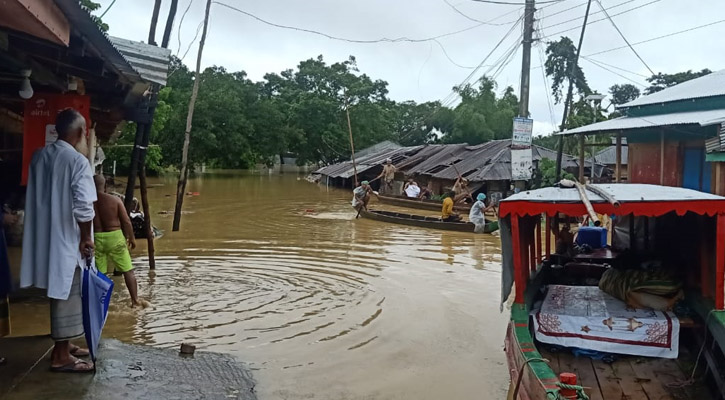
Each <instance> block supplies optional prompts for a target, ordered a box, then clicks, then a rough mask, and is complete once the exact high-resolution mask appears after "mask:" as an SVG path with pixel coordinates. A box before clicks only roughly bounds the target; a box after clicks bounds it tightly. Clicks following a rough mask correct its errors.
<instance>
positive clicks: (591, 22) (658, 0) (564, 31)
mask: <svg viewBox="0 0 725 400" xmlns="http://www.w3.org/2000/svg"><path fill="white" fill-rule="evenodd" d="M630 1H631V0H630ZM660 1H662V0H652V1H650V2H649V3H645V4H642V5H639V6H637V7H633V8H630V9H627V10H624V11H622V12H620V13H617V14H612V15H611V16H612V17H617V16H620V15H623V14H627V13H629V12H632V11H635V10H639V9H640V8H643V7H647V6H649V5H651V4H654V3H658V2H660ZM613 7H615V6H612V7H610V9H611V8H613ZM582 18H583V17H581V18H576V19H574V21H576V20H579V19H582ZM606 19H607V18H600V19H595V20H594V21H590V22H588V23H587V26H589V25H592V24H596V23H597V22H601V21H604V20H606ZM566 22H571V21H566ZM557 25H561V24H556V25H550V26H547V27H544V29H546V28H551V27H552V26H557ZM580 28H581V27H579V26H576V27H573V28H569V29H564V30H562V31H559V32H556V33H551V34H549V35H546V36H544V37H543V39H547V38H550V37H552V36H556V35H559V34H562V33H566V32H569V31H573V30H576V29H580Z"/></svg>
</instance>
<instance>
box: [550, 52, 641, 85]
mask: <svg viewBox="0 0 725 400" xmlns="http://www.w3.org/2000/svg"><path fill="white" fill-rule="evenodd" d="M581 58H582V59H583V60H585V61H588V62H589V63H591V64H592V65H595V66H597V67H599V68H601V69H603V70H605V71H609V72H610V73H612V74H614V75H617V76H619V77H620V78H622V79H625V80H627V81H629V82H632V83H634V84H635V85H638V86H642V87H647V85H644V84H642V83H640V82H637V81H635V80H633V79H630V78H629V77H627V76H625V75H623V74H620V73H619V72H617V71H614V70H612V69H609V68H607V67H605V66H604V65H601V64H600V63H599V62H597V61H596V60H592V59H590V58H584V57H581ZM542 71H543V69H542Z"/></svg>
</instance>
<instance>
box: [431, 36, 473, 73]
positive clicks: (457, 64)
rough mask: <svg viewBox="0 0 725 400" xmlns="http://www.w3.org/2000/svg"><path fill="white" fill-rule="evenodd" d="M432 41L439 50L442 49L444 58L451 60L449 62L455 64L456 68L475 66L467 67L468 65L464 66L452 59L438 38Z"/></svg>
mask: <svg viewBox="0 0 725 400" xmlns="http://www.w3.org/2000/svg"><path fill="white" fill-rule="evenodd" d="M433 42H435V43H436V44H437V45H438V46H439V47H440V48H441V50H442V51H443V55H445V56H446V58H447V59H448V61H450V62H451V64H453V65H455V66H456V67H458V68H463V69H474V68H476V67H468V66H465V65H461V64H459V63H457V62H455V61H453V59H452V58H451V57H450V56H449V55H448V51H446V48H445V47H443V43H441V42H439V41H438V40H433Z"/></svg>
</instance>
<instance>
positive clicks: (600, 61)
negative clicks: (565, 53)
mask: <svg viewBox="0 0 725 400" xmlns="http://www.w3.org/2000/svg"><path fill="white" fill-rule="evenodd" d="M580 57H581V58H584V59H588V61H594V62H596V63H599V64H602V65H606V66H607V67H609V68H614V69H618V70H620V71H623V72H627V73H629V74H632V75H637V76H639V77H640V78H645V79H646V78H649V77H650V76H651V75H644V74H640V73H639V72H634V71H630V70H628V69H624V68H622V67H618V66H616V65H612V64H607V63H605V62H604V61H602V60H595V59H592V58H591V57H587V56H580Z"/></svg>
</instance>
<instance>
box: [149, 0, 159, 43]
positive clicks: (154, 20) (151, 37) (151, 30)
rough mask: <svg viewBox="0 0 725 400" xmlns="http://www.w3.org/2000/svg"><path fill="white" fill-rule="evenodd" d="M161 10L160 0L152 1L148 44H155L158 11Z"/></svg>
mask: <svg viewBox="0 0 725 400" xmlns="http://www.w3.org/2000/svg"><path fill="white" fill-rule="evenodd" d="M160 10H161V0H156V1H155V2H154V11H153V12H152V13H151V27H150V28H149V40H148V44H151V45H154V46H156V24H157V23H158V22H159V11H160Z"/></svg>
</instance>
